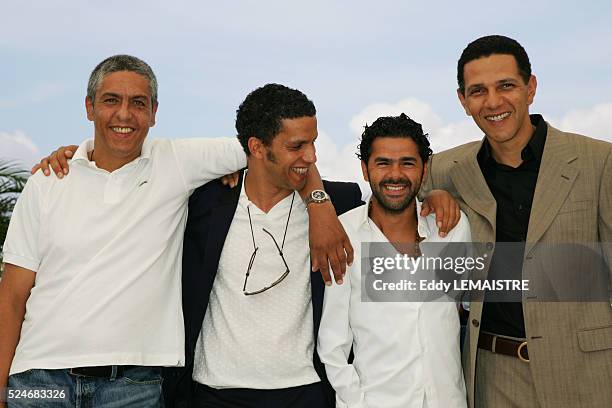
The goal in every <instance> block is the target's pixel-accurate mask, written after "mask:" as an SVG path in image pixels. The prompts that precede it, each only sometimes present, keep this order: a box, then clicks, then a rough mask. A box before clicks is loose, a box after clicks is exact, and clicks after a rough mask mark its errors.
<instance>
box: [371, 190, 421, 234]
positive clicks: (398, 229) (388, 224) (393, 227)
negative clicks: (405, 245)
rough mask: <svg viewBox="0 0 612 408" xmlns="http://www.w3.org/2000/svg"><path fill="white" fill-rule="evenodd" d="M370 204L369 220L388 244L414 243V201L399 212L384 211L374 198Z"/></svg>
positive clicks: (415, 230) (415, 217) (416, 223)
mask: <svg viewBox="0 0 612 408" xmlns="http://www.w3.org/2000/svg"><path fill="white" fill-rule="evenodd" d="M370 203H371V207H370V218H371V219H372V221H374V224H376V226H377V227H378V229H380V230H381V231H382V233H383V234H384V235H385V237H386V238H387V239H388V240H389V242H415V241H416V236H417V227H418V220H417V214H416V200H415V199H413V200H412V202H411V203H410V205H409V206H408V207H406V209H404V210H403V211H401V212H389V211H387V210H385V209H384V208H383V207H382V206H381V205H380V204H379V203H378V201H376V198H375V197H372V199H371V200H370Z"/></svg>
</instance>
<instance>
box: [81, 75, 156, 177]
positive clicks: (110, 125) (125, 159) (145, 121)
mask: <svg viewBox="0 0 612 408" xmlns="http://www.w3.org/2000/svg"><path fill="white" fill-rule="evenodd" d="M85 107H86V109H87V119H89V120H91V121H93V122H94V128H95V140H94V158H95V160H96V164H98V166H99V167H102V168H105V169H106V170H109V171H112V170H115V169H117V168H119V167H121V166H123V165H124V164H126V163H129V162H130V161H132V160H134V159H135V158H137V157H138V156H139V155H140V152H141V149H142V144H143V143H144V140H145V138H146V136H147V133H148V132H149V128H150V127H151V126H153V125H155V113H156V112H157V105H153V103H152V102H151V88H150V86H149V81H148V80H147V79H146V78H145V77H144V76H142V75H139V74H137V73H134V72H130V71H119V72H113V73H111V74H108V75H106V76H105V77H104V79H103V80H102V83H101V85H100V87H99V88H98V89H97V91H96V94H95V100H94V101H91V100H90V99H89V98H86V99H85ZM101 164H102V165H101Z"/></svg>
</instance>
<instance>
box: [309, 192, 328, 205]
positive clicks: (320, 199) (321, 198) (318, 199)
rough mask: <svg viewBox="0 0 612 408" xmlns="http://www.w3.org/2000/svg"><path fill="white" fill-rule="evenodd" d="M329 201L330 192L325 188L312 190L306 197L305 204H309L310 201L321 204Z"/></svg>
mask: <svg viewBox="0 0 612 408" xmlns="http://www.w3.org/2000/svg"><path fill="white" fill-rule="evenodd" d="M326 201H329V194H327V193H326V192H325V191H323V190H312V191H311V192H310V194H308V197H306V198H305V199H304V204H306V206H308V204H310V203H315V204H321V203H324V202H326Z"/></svg>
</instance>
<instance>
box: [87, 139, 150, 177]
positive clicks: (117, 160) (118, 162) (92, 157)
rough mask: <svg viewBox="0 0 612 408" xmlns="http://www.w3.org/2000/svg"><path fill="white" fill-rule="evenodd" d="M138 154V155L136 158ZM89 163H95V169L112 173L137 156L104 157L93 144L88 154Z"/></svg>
mask: <svg viewBox="0 0 612 408" xmlns="http://www.w3.org/2000/svg"><path fill="white" fill-rule="evenodd" d="M139 155H140V153H139V154H138V156H139ZM88 156H89V161H92V162H94V163H96V167H98V168H99V169H103V170H106V171H108V172H109V173H112V172H113V171H115V170H117V169H120V168H121V167H123V166H125V165H126V164H128V163H129V162H131V161H133V160H134V159H136V158H137V157H138V156H134V157H113V156H110V155H106V154H103V153H102V150H101V149H98V148H97V147H96V145H95V143H94V149H93V150H92V151H91V152H89V153H88Z"/></svg>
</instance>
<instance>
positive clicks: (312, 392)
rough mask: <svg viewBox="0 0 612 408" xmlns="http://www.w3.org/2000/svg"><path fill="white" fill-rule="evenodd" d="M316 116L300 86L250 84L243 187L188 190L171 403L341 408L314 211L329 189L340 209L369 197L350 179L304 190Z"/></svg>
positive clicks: (244, 115) (243, 119)
mask: <svg viewBox="0 0 612 408" xmlns="http://www.w3.org/2000/svg"><path fill="white" fill-rule="evenodd" d="M315 114H316V111H315V108H314V105H313V104H312V102H311V101H309V100H308V99H307V98H306V96H305V95H304V94H302V93H301V92H299V91H297V90H293V89H289V88H287V87H284V86H282V85H276V84H270V85H266V86H264V87H262V88H259V89H257V90H255V91H253V92H252V93H251V94H249V95H248V96H247V98H246V99H245V101H244V102H243V103H242V104H241V106H240V108H239V110H238V115H237V120H236V127H237V130H238V138H239V140H240V141H241V143H242V145H243V147H244V149H245V152H246V153H247V156H248V171H244V172H243V173H242V174H241V175H240V180H239V185H238V187H236V188H233V189H232V188H229V187H227V186H224V185H223V184H222V183H221V181H217V182H212V183H209V184H208V185H206V186H204V187H203V188H200V189H198V190H196V191H195V192H194V193H193V195H192V196H191V199H190V202H189V218H188V221H187V227H186V231H185V243H184V250H183V251H184V252H183V312H184V318H185V339H186V366H185V368H180V369H169V370H168V373H167V375H166V380H165V381H166V382H165V391H166V393H165V395H166V404H167V405H168V406H177V407H187V406H202V407H204V406H206V407H210V406H212V407H217V406H218V407H223V406H228V407H232V406H253V407H328V406H329V407H331V406H333V401H334V399H333V391H332V390H331V387H329V384H328V383H327V381H326V377H325V371H324V368H323V366H322V364H321V363H320V361H319V359H318V356H317V353H316V350H315V345H316V342H315V341H314V340H315V338H316V335H317V331H318V327H319V322H320V317H321V308H322V302H323V292H324V287H325V284H324V281H323V278H322V276H321V274H319V273H311V271H310V269H311V268H310V261H309V249H308V230H309V225H308V218H309V217H308V212H310V211H312V208H313V207H317V206H329V205H330V200H329V196H331V203H333V206H334V207H335V209H336V212H337V213H338V214H341V213H343V212H345V211H347V210H349V209H351V208H354V207H355V206H357V205H359V204H361V203H362V201H361V192H360V190H359V187H358V186H357V185H356V184H353V183H332V182H324V183H323V185H322V187H323V188H324V190H323V189H318V190H315V191H314V192H313V193H311V195H310V196H308V197H307V198H306V200H304V202H303V201H302V199H301V198H300V197H299V195H298V196H297V197H296V194H295V191H296V190H300V189H302V188H303V186H304V184H305V180H306V179H305V178H306V175H307V173H308V172H311V171H316V168H315V167H314V166H313V164H314V162H315V160H316V156H315V147H314V141H315V139H316V137H317V128H316V116H315ZM326 192H328V193H329V196H328V195H327V193H326ZM311 228H312V224H311ZM245 270H246V272H245ZM283 270H284V271H285V272H284V273H283ZM192 378H193V379H195V380H196V381H192Z"/></svg>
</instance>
